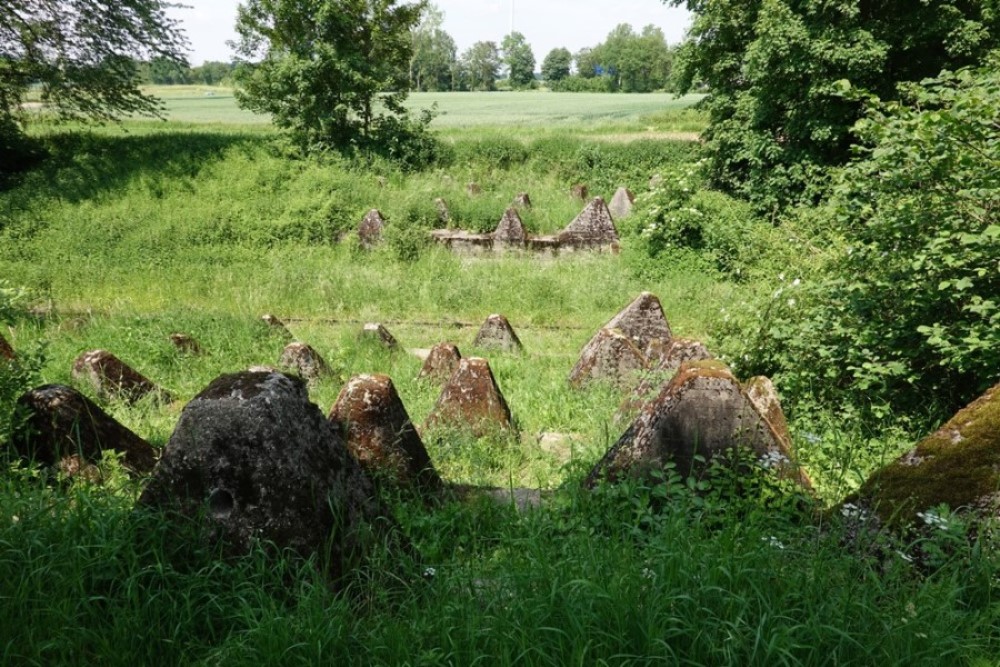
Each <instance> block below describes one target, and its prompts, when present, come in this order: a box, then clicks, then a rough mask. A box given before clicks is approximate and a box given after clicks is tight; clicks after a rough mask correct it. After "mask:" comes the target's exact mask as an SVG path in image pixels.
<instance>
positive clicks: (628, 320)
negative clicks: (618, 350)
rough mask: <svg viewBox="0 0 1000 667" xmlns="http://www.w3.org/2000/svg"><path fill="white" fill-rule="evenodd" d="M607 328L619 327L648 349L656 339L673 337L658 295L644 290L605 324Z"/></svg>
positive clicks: (664, 339)
mask: <svg viewBox="0 0 1000 667" xmlns="http://www.w3.org/2000/svg"><path fill="white" fill-rule="evenodd" d="M603 328H605V329H619V330H620V331H621V332H622V333H623V334H625V335H626V336H628V337H629V339H631V340H632V342H633V343H634V344H635V346H636V347H637V348H639V349H640V350H643V351H645V350H647V349H648V348H649V346H650V343H652V342H653V341H655V340H659V341H669V340H670V339H671V338H673V334H672V333H671V331H670V325H669V324H668V323H667V317H666V315H664V314H663V306H662V305H660V300H659V299H658V298H657V297H656V295H654V294H651V293H650V292H643V293H642V294H640V295H639V296H637V297H636V298H635V299H634V300H633V301H632V303H630V304H629V305H627V306H625V308H623V309H622V310H621V311H620V312H619V313H618V314H617V315H615V316H614V317H612V318H611V320H610V321H609V322H608V323H607V324H605V325H604V327H603Z"/></svg>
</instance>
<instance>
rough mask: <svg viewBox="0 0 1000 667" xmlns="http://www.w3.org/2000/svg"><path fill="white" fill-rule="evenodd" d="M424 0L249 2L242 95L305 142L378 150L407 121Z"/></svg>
mask: <svg viewBox="0 0 1000 667" xmlns="http://www.w3.org/2000/svg"><path fill="white" fill-rule="evenodd" d="M424 7H425V3H424V2H416V3H412V4H398V3H397V2H396V0H248V1H247V2H246V3H244V4H241V5H240V6H239V10H238V13H237V19H236V32H237V34H238V39H237V40H236V42H235V43H234V45H233V46H234V47H235V49H236V53H237V57H238V61H239V67H238V68H237V70H236V74H235V78H236V82H237V85H238V87H237V89H236V99H237V101H238V102H239V104H240V106H241V107H243V108H246V109H250V110H252V111H256V112H259V113H268V114H271V116H272V118H273V119H274V122H275V123H276V124H277V125H278V126H279V127H281V128H284V129H286V130H289V131H290V132H291V133H292V136H293V137H294V138H295V139H297V140H298V141H299V142H300V143H301V144H302V145H303V146H305V147H316V146H325V147H332V148H337V149H351V148H355V147H361V148H363V149H365V150H369V149H377V148H378V147H379V146H382V145H387V144H388V143H391V142H392V141H393V137H392V135H393V134H394V133H396V132H398V131H400V130H405V129H407V128H410V127H411V125H410V121H409V120H408V116H407V111H406V109H405V107H404V106H403V101H404V100H405V99H406V95H407V93H408V91H409V80H408V77H407V70H408V68H409V63H410V57H411V54H412V48H413V45H412V41H411V38H410V30H411V29H412V28H413V27H414V26H415V25H416V24H417V22H418V21H419V20H420V14H421V12H422V11H423V9H424Z"/></svg>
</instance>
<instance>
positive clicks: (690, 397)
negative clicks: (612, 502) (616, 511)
mask: <svg viewBox="0 0 1000 667" xmlns="http://www.w3.org/2000/svg"><path fill="white" fill-rule="evenodd" d="M741 448H746V449H748V450H749V451H750V452H752V453H753V455H754V456H755V457H756V458H757V462H758V464H759V465H761V466H762V467H766V468H771V469H774V470H775V472H776V473H777V474H778V475H779V476H780V477H782V478H788V479H793V480H796V481H798V482H799V483H800V484H802V485H803V486H805V487H807V488H808V486H809V482H808V478H806V477H805V476H804V475H802V474H801V471H800V470H799V469H798V467H797V466H796V465H795V463H794V454H793V452H792V451H791V449H790V445H789V443H788V442H787V440H786V439H784V438H782V437H781V435H780V434H778V433H777V432H776V431H775V429H774V427H773V426H772V425H771V423H770V422H769V421H768V420H767V419H766V418H765V417H764V416H763V415H762V414H761V413H760V411H759V410H758V408H757V406H756V405H755V404H754V402H753V401H752V400H750V397H749V396H748V395H747V393H746V391H745V390H744V389H743V388H742V387H741V386H740V383H739V382H738V381H737V380H736V378H735V377H734V376H733V374H732V373H731V372H730V371H729V369H728V368H726V366H725V365H724V364H721V363H719V362H716V361H699V362H689V363H685V364H683V365H681V367H680V369H678V371H677V374H676V375H675V376H674V377H673V379H672V380H671V381H670V382H669V383H667V384H666V385H665V386H664V388H663V389H662V390H661V392H660V394H659V396H658V397H657V398H656V399H655V400H653V401H652V402H650V403H649V404H648V405H647V406H646V407H645V408H643V410H642V412H640V413H639V416H638V417H636V419H635V421H633V422H632V425H631V426H629V428H628V430H627V431H625V433H624V434H623V435H622V436H621V438H619V440H618V442H616V443H615V444H614V445H613V446H612V447H611V448H610V449H609V450H608V452H607V453H606V454H605V456H604V457H603V458H602V459H601V460H600V461H599V462H598V464H597V465H596V466H595V467H594V469H593V470H592V471H591V472H590V474H589V475H588V477H587V480H586V484H587V485H588V486H593V485H595V484H597V483H598V482H599V481H600V480H601V479H608V480H611V481H614V480H617V479H621V478H625V477H633V478H640V479H641V478H646V477H648V476H649V475H650V474H651V473H655V472H656V471H660V470H663V469H664V466H666V464H667V463H668V462H673V463H674V464H676V466H677V471H678V472H679V473H680V474H681V475H683V476H687V475H690V474H692V473H694V472H697V470H698V469H699V468H700V467H701V466H702V465H704V464H705V463H708V462H710V461H711V460H712V459H713V458H714V457H716V456H719V455H720V454H721V455H725V454H735V453H737V452H736V450H737V449H741ZM699 457H700V458H699ZM701 459H704V463H703V462H702V461H701Z"/></svg>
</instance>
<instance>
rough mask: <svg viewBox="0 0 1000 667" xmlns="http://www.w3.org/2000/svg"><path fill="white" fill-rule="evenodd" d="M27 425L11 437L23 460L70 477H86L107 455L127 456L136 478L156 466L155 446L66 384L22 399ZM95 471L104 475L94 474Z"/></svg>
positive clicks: (20, 404) (46, 387)
mask: <svg viewBox="0 0 1000 667" xmlns="http://www.w3.org/2000/svg"><path fill="white" fill-rule="evenodd" d="M17 405H18V407H19V408H20V409H21V410H22V411H23V413H24V417H25V421H24V422H23V423H21V424H19V426H18V427H17V428H15V430H14V433H13V434H12V437H11V444H12V445H13V448H14V451H15V452H17V453H18V455H19V456H21V458H23V459H24V460H26V461H30V462H32V463H38V464H42V465H46V466H52V467H55V468H57V469H58V470H59V471H60V472H62V473H63V474H65V475H66V476H68V477H73V476H76V475H77V474H84V475H87V474H88V473H87V469H88V468H89V467H91V466H92V465H93V464H96V463H97V462H98V461H100V460H101V458H102V456H103V455H104V452H105V451H115V452H118V453H119V454H121V455H122V459H121V460H122V464H123V465H124V467H125V469H126V470H127V471H129V472H130V473H133V474H142V473H148V472H149V471H151V470H152V469H153V466H154V465H155V464H156V452H155V450H154V449H153V447H152V446H151V445H150V444H149V443H148V442H146V441H145V440H143V439H142V438H140V437H139V436H138V435H136V434H135V433H133V432H132V431H130V430H129V429H128V428H126V427H125V426H123V425H122V424H120V423H119V422H117V421H116V420H115V419H114V418H113V417H111V416H110V415H108V414H107V413H106V412H104V410H102V409H101V408H100V407H98V406H97V404H96V403H94V402H93V401H91V400H90V399H89V398H87V397H86V396H84V395H83V394H81V393H80V392H78V391H77V390H76V389H72V388H70V387H67V386H65V385H60V384H47V385H44V386H42V387H38V388H37V389H32V390H31V391H29V392H27V393H26V394H24V395H23V396H21V397H20V398H18V399H17ZM91 471H92V472H95V473H97V475H98V478H99V472H98V471H97V470H96V469H92V470H91Z"/></svg>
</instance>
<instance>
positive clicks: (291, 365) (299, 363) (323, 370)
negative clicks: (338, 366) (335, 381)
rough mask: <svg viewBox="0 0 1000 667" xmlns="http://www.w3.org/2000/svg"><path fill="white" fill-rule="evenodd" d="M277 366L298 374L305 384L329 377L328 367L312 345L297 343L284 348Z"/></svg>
mask: <svg viewBox="0 0 1000 667" xmlns="http://www.w3.org/2000/svg"><path fill="white" fill-rule="evenodd" d="M278 366H280V367H282V368H285V369H288V370H292V371H294V372H296V373H298V374H299V375H300V376H301V377H302V379H303V380H306V381H307V382H312V381H316V380H319V379H321V378H324V377H327V376H329V375H331V371H330V366H329V365H328V364H327V363H326V360H324V359H323V357H322V356H320V353H319V352H317V351H316V350H315V349H314V348H313V346H312V345H308V344H306V343H302V342H298V341H297V342H294V343H289V344H288V345H286V346H285V349H284V350H282V351H281V357H280V358H279V359H278Z"/></svg>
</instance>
